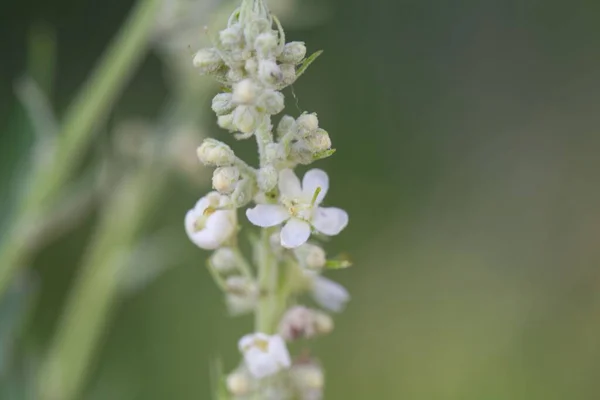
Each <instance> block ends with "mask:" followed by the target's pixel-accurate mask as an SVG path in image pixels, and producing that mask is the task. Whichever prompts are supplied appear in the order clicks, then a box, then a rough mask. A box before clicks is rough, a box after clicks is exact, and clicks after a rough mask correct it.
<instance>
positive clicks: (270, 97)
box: [258, 89, 285, 115]
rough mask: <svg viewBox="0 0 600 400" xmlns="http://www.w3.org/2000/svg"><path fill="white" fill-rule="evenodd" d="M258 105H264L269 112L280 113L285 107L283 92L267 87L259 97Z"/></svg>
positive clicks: (271, 113) (272, 113)
mask: <svg viewBox="0 0 600 400" xmlns="http://www.w3.org/2000/svg"><path fill="white" fill-rule="evenodd" d="M258 106H259V107H262V108H263V109H264V110H265V111H266V113H267V114H270V115H275V114H279V113H280V112H282V111H283V109H284V108H285V102H284V97H283V94H282V93H281V92H277V91H275V90H269V89H267V90H265V91H264V92H263V94H261V96H260V97H259V99H258Z"/></svg>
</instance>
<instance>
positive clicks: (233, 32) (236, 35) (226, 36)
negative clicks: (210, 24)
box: [219, 24, 243, 48]
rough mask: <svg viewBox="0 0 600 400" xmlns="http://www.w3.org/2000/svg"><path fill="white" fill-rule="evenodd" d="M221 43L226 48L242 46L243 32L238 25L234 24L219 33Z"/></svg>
mask: <svg viewBox="0 0 600 400" xmlns="http://www.w3.org/2000/svg"><path fill="white" fill-rule="evenodd" d="M219 39H221V43H222V44H223V45H224V46H225V47H228V48H234V47H241V45H242V44H243V42H242V40H243V31H242V27H241V25H240V24H234V25H232V26H230V27H229V28H226V29H223V30H222V31H221V32H219Z"/></svg>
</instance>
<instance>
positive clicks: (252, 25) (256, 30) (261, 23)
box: [244, 18, 271, 45]
mask: <svg viewBox="0 0 600 400" xmlns="http://www.w3.org/2000/svg"><path fill="white" fill-rule="evenodd" d="M270 30H271V23H270V22H269V20H267V19H266V18H256V19H253V20H252V21H250V22H248V23H247V24H246V26H245V28H244V37H245V38H246V43H248V44H250V45H254V43H255V42H256V38H257V37H258V35H260V34H261V33H265V32H267V31H270Z"/></svg>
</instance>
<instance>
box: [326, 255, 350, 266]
mask: <svg viewBox="0 0 600 400" xmlns="http://www.w3.org/2000/svg"><path fill="white" fill-rule="evenodd" d="M351 266H352V260H350V256H348V254H345V253H342V254H340V255H339V256H337V257H335V258H332V259H330V260H327V262H326V263H325V268H327V269H345V268H349V267H351Z"/></svg>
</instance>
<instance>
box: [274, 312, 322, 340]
mask: <svg viewBox="0 0 600 400" xmlns="http://www.w3.org/2000/svg"><path fill="white" fill-rule="evenodd" d="M332 329H333V321H332V319H331V317H330V316H329V315H327V314H325V313H323V312H321V311H317V310H313V309H310V308H307V307H304V306H294V307H292V308H290V309H289V310H287V311H286V313H285V314H284V315H283V317H282V318H281V321H280V323H279V327H278V332H279V334H280V335H281V337H283V338H284V339H285V340H286V341H288V342H289V341H293V340H298V339H310V338H312V337H314V336H316V335H320V334H324V333H329V332H331V330H332Z"/></svg>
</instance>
